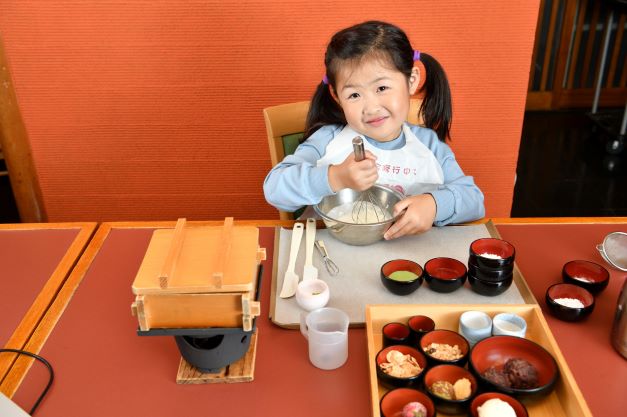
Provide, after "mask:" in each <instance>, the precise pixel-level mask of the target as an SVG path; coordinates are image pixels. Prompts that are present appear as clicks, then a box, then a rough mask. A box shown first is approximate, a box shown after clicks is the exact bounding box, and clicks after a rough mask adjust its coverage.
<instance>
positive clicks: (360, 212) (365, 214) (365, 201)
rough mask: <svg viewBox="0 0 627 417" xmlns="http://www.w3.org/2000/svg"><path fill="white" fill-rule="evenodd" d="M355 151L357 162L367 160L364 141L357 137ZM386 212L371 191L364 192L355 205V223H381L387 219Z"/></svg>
mask: <svg viewBox="0 0 627 417" xmlns="http://www.w3.org/2000/svg"><path fill="white" fill-rule="evenodd" d="M353 150H354V152H355V161H357V162H359V161H363V160H364V159H366V152H365V151H364V140H363V139H362V138H361V137H359V136H357V137H355V138H353ZM387 217H388V216H386V210H385V209H384V208H383V207H381V204H380V203H379V200H378V199H377V198H376V197H375V196H374V195H373V194H372V192H371V191H370V189H368V190H366V191H362V192H361V193H360V194H359V197H357V200H355V203H354V204H353V211H352V218H353V222H355V223H358V224H367V223H379V222H382V221H384V220H386V219H387Z"/></svg>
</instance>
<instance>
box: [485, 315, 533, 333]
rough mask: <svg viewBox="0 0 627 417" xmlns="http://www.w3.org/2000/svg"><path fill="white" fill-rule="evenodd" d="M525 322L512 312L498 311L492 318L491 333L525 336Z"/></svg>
mask: <svg viewBox="0 0 627 417" xmlns="http://www.w3.org/2000/svg"><path fill="white" fill-rule="evenodd" d="M526 333H527V322H526V321H525V319H523V318H522V317H520V316H518V315H516V314H513V313H500V314H497V315H496V316H494V318H493V319H492V335H494V336H499V335H508V336H517V337H525V334H526Z"/></svg>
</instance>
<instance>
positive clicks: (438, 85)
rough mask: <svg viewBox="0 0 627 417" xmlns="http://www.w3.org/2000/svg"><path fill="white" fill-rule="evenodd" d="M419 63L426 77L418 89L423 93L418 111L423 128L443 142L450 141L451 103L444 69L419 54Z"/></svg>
mask: <svg viewBox="0 0 627 417" xmlns="http://www.w3.org/2000/svg"><path fill="white" fill-rule="evenodd" d="M420 61H421V62H422V63H423V65H424V66H425V71H426V73H427V77H426V80H425V83H424V85H423V86H422V88H421V89H420V91H421V92H424V99H423V101H422V104H421V105H420V109H419V110H418V114H421V115H422V120H424V123H425V126H426V127H428V128H430V129H433V130H434V131H435V132H436V133H437V135H438V138H439V139H440V140H441V141H442V142H445V141H446V138H447V137H448V138H449V139H450V137H449V136H450V130H451V123H452V121H453V110H452V103H451V88H450V87H449V83H448V79H447V78H446V73H445V72H444V68H442V66H441V65H440V63H439V62H438V61H436V59H435V58H433V57H432V56H430V55H428V54H425V53H424V52H421V54H420Z"/></svg>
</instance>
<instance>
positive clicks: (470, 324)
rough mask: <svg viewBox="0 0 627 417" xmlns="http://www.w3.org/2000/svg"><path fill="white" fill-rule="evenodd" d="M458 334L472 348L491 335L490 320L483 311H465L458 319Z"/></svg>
mask: <svg viewBox="0 0 627 417" xmlns="http://www.w3.org/2000/svg"><path fill="white" fill-rule="evenodd" d="M459 333H460V334H461V335H462V336H464V337H465V338H466V340H468V343H470V346H471V347H472V346H474V345H475V343H477V342H479V341H480V340H483V339H485V338H486V337H490V336H491V335H492V319H491V318H490V316H489V315H487V314H486V313H484V312H483V311H465V312H464V313H462V315H461V316H460V317H459Z"/></svg>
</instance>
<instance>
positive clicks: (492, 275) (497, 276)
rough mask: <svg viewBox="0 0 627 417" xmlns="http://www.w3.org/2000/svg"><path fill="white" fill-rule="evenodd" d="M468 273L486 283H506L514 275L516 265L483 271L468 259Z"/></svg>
mask: <svg viewBox="0 0 627 417" xmlns="http://www.w3.org/2000/svg"><path fill="white" fill-rule="evenodd" d="M468 273H469V274H472V275H473V276H475V277H477V278H479V279H482V280H484V281H493V282H499V281H505V280H506V279H509V278H511V277H512V275H513V274H514V264H511V265H510V266H505V267H503V268H500V269H481V268H479V266H477V265H476V264H474V263H473V262H472V261H471V260H470V259H468Z"/></svg>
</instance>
